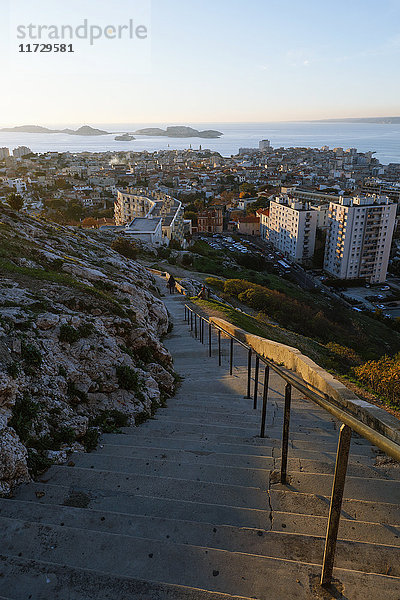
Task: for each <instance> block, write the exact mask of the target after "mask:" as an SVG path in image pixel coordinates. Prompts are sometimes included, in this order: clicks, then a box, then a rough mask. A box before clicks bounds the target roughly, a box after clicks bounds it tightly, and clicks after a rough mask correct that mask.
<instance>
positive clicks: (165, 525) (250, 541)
mask: <svg viewBox="0 0 400 600" xmlns="http://www.w3.org/2000/svg"><path fill="white" fill-rule="evenodd" d="M7 508H8V509H9V510H8V511H7ZM16 508H17V507H14V509H13V507H12V506H10V504H8V505H3V506H2V511H1V516H0V524H1V525H2V526H3V527H4V531H5V533H6V532H7V527H8V525H9V524H11V525H12V524H13V522H14V521H15V520H17V521H20V522H22V521H25V520H26V519H25V517H28V520H29V522H30V523H35V524H36V525H39V524H41V525H48V526H51V527H52V526H59V527H65V531H66V533H65V535H66V536H67V535H69V529H71V528H72V529H80V530H87V531H88V532H95V531H96V532H98V533H99V535H100V534H103V533H112V534H114V535H121V536H130V537H134V538H145V539H148V540H160V541H163V540H168V541H169V542H170V543H174V544H185V545H191V546H201V547H207V548H214V549H221V550H229V551H230V552H243V553H246V554H255V555H259V556H268V557H273V558H282V559H289V560H299V561H300V562H301V561H303V562H308V563H315V564H318V563H319V562H320V561H321V558H322V556H323V551H324V543H325V540H324V537H322V536H311V535H309V534H308V535H304V534H298V533H295V534H294V533H288V532H286V531H268V530H265V529H253V528H239V527H232V526H227V525H219V526H216V525H215V524H213V523H198V522H196V521H181V520H174V519H166V518H157V517H145V516H143V515H125V514H121V513H104V512H100V511H94V510H86V509H79V508H71V507H59V506H51V505H50V506H49V505H40V506H37V507H36V511H35V516H34V519H33V518H31V514H30V510H31V508H32V506H31V505H30V504H29V503H19V505H18V509H19V510H20V512H19V513H18V512H17V511H16ZM6 513H8V514H6ZM193 516H194V517H195V515H193ZM26 522H28V521H26ZM269 524H271V522H270V523H269ZM399 545H400V544H397V546H399ZM305 557H306V559H305ZM355 557H356V558H355ZM392 563H394V564H393V566H392V571H391V575H393V576H400V548H399V547H394V546H393V545H388V544H386V545H383V544H380V545H379V546H378V545H375V546H373V545H371V544H370V543H362V542H359V541H358V542H355V541H343V540H341V541H340V542H339V543H338V547H337V555H336V565H337V566H338V567H342V568H350V569H353V570H360V571H365V572H377V573H381V574H387V573H386V571H387V565H388V564H389V565H392ZM397 564H398V566H396V565H397Z"/></svg>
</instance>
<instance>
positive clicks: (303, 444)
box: [102, 421, 376, 458]
mask: <svg viewBox="0 0 400 600" xmlns="http://www.w3.org/2000/svg"><path fill="white" fill-rule="evenodd" d="M152 424H153V426H152V427H147V428H146V427H145V425H147V423H144V424H143V425H141V426H140V427H137V428H127V429H126V430H125V431H124V435H120V434H112V433H110V434H107V435H106V436H104V437H103V438H102V439H103V440H104V442H105V443H115V444H117V445H120V444H121V445H125V444H126V445H128V446H129V445H131V444H132V445H135V444H137V443H138V442H140V443H142V441H143V440H152V441H153V443H154V441H155V440H157V442H158V443H162V445H163V446H165V447H166V448H167V447H169V446H168V445H167V444H169V443H173V444H174V443H175V442H174V441H172V442H170V440H171V438H172V440H178V439H179V440H180V441H181V440H186V441H191V442H194V443H204V444H212V445H216V444H218V445H226V444H227V445H230V446H232V447H233V446H240V447H241V448H242V447H243V448H244V447H253V446H258V447H259V448H260V447H270V448H271V447H274V448H276V447H278V448H280V446H281V437H280V436H281V431H280V430H279V432H278V431H275V435H274V431H272V430H271V429H270V428H268V429H267V431H266V437H265V438H260V437H259V435H258V433H259V432H258V429H257V430H253V431H252V434H253V435H252V434H250V435H239V434H237V435H227V434H226V433H222V432H220V433H218V432H212V433H210V432H209V431H207V428H206V427H203V428H200V429H199V430H197V431H195V430H194V429H195V426H189V425H188V426H186V427H184V426H182V425H179V424H178V425H177V426H176V427H173V426H170V427H168V428H166V427H161V426H160V427H158V428H156V427H155V422H154V421H152ZM278 433H279V434H280V436H278V437H277V434H278ZM299 436H301V437H299ZM299 436H295V437H293V435H292V434H290V449H291V450H297V449H301V450H310V451H313V452H316V451H317V450H319V451H320V452H321V453H322V452H330V453H335V452H336V450H337V441H336V440H335V439H334V438H331V439H330V440H329V441H327V442H324V441H323V442H320V439H321V437H320V436H314V439H313V437H312V436H309V435H304V434H299ZM351 455H352V456H353V455H356V456H357V457H358V456H360V455H364V456H369V457H371V458H375V457H376V451H374V448H373V447H372V446H369V445H365V444H358V443H357V441H354V442H353V443H352V446H351Z"/></svg>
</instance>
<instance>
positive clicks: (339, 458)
mask: <svg viewBox="0 0 400 600" xmlns="http://www.w3.org/2000/svg"><path fill="white" fill-rule="evenodd" d="M351 433H352V431H351V428H350V427H349V426H348V425H344V424H343V425H342V426H341V428H340V432H339V441H338V448H337V454H336V465H335V476H334V480H333V486H332V496H331V505H330V509H329V519H328V527H327V530H326V539H325V551H324V560H323V564H322V575H321V585H322V586H327V585H329V584H330V583H331V580H332V574H333V565H334V562H335V551H336V542H337V536H338V530H339V522H340V513H341V510H342V500H343V490H344V484H345V480H346V472H347V463H348V460H349V451H350V442H351Z"/></svg>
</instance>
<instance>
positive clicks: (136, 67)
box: [0, 0, 400, 125]
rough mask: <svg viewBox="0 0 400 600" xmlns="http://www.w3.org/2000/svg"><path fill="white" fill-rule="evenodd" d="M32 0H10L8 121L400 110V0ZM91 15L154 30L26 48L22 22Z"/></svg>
mask: <svg viewBox="0 0 400 600" xmlns="http://www.w3.org/2000/svg"><path fill="white" fill-rule="evenodd" d="M24 2H25V0H18V1H17V0H0V5H1V8H2V15H3V16H4V15H7V18H5V19H2V25H1V26H0V34H2V40H3V42H2V44H3V45H2V47H1V48H0V50H1V55H2V60H3V63H2V85H1V87H2V93H1V95H0V124H1V125H8V124H10V125H15V124H27V123H32V124H33V123H35V124H67V123H71V124H81V123H142V122H143V123H146V122H148V123H155V122H163V123H166V124H167V123H173V122H179V123H184V124H186V123H187V124H190V123H196V122H202V121H203V122H221V121H228V122H229V121H258V122H261V121H279V120H295V119H320V118H325V117H326V118H329V117H332V118H333V117H345V116H383V115H400V73H399V71H400V67H399V65H400V0H381V1H380V2H376V0H337V1H336V2H334V3H332V2H324V1H323V0H318V1H316V0H303V1H302V2H301V1H299V0H245V1H244V0H201V1H198V0H152V1H151V2H150V0H149V2H150V5H151V18H150V17H148V15H147V11H146V4H147V0H143V1H142V2H141V1H140V0H113V1H112V2H109V1H105V0H93V1H90V0H79V1H78V0H69V2H68V3H66V2H65V1H64V0H62V2H61V1H60V0H52V2H48V1H47V0H43V1H42V0H37V1H36V2H31V1H30V2H29V3H28V2H27V0H26V7H28V6H29V4H31V6H32V7H33V8H34V12H33V13H32V12H31V13H29V10H28V8H26V7H25V8H26V11H25V12H24V11H23V10H22V8H24ZM16 5H18V7H19V9H21V10H20V12H19V13H18V14H17V15H16V14H15V6H16ZM66 5H67V6H66ZM41 10H42V13H41ZM66 11H69V13H70V14H69V18H68V14H67V12H66ZM41 14H43V16H40V15H41ZM34 18H35V19H36V21H33V19H34ZM84 18H88V19H89V21H90V23H99V24H100V25H106V24H108V22H109V23H110V24H113V23H116V24H118V23H123V22H127V21H128V19H130V18H131V19H133V20H134V21H135V23H137V24H138V23H139V22H140V21H145V20H148V25H149V36H148V39H147V40H146V41H139V42H138V41H137V40H135V41H130V40H126V41H125V42H121V41H119V40H102V41H99V42H98V44H97V45H96V44H94V45H93V46H92V47H90V46H89V45H88V43H87V42H85V43H83V42H82V41H80V42H78V44H77V46H76V48H77V49H78V50H79V52H75V54H74V56H73V58H72V57H71V59H70V60H69V57H68V56H66V55H64V56H63V57H61V58H60V59H59V60H58V57H56V56H54V55H52V56H49V55H45V54H43V55H40V56H34V57H32V56H26V55H22V54H21V53H19V54H18V55H17V52H16V50H17V47H18V44H19V43H21V42H22V41H24V42H27V41H31V42H32V41H33V40H17V37H16V31H15V27H16V23H17V22H18V23H24V24H28V20H30V22H36V23H38V22H40V23H47V24H51V23H68V22H71V23H74V24H75V25H76V24H79V23H80V22H82V21H83V19H84ZM9 19H10V20H9ZM146 24H147V23H146ZM46 41H47V40H46ZM53 41H55V40H53ZM149 45H151V54H149V53H148V50H149ZM4 50H6V52H4Z"/></svg>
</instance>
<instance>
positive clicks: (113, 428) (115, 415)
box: [90, 410, 129, 433]
mask: <svg viewBox="0 0 400 600" xmlns="http://www.w3.org/2000/svg"><path fill="white" fill-rule="evenodd" d="M128 423H129V417H128V415H125V414H124V413H122V412H121V411H119V410H102V411H101V412H100V413H99V414H98V415H97V416H96V417H95V418H94V419H93V420H92V421H91V423H90V425H91V426H93V427H100V429H101V430H102V431H103V432H104V433H120V428H121V427H127V425H128Z"/></svg>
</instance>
